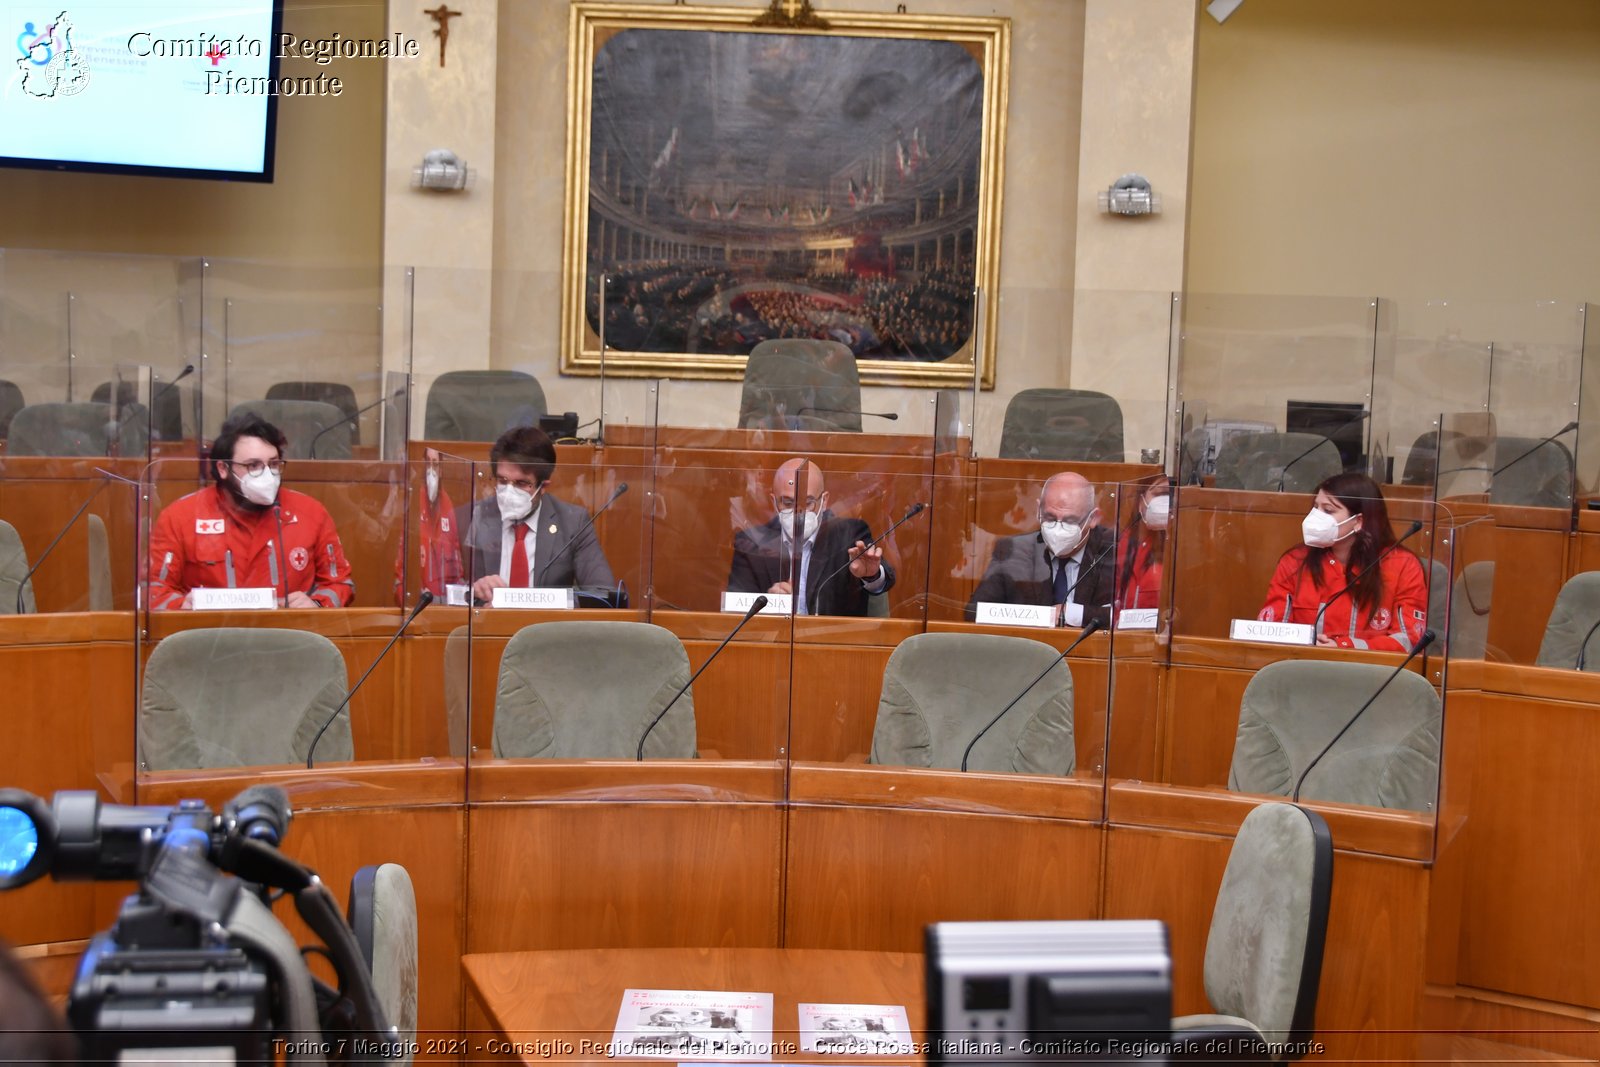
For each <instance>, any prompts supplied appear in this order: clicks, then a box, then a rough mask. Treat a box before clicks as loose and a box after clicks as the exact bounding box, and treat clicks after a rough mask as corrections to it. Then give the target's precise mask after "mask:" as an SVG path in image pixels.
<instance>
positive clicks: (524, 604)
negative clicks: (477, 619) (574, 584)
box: [489, 585, 578, 611]
mask: <svg viewBox="0 0 1600 1067" xmlns="http://www.w3.org/2000/svg"><path fill="white" fill-rule="evenodd" d="M577 602H578V597H577V593H576V591H575V590H572V589H512V588H510V587H509V586H504V585H502V586H500V587H499V588H497V589H496V590H495V591H494V599H492V600H491V601H490V602H489V606H490V607H492V608H521V609H523V610H528V609H537V610H540V611H570V610H572V608H573V607H574V606H576V604H577Z"/></svg>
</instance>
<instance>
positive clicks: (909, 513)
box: [816, 500, 929, 604]
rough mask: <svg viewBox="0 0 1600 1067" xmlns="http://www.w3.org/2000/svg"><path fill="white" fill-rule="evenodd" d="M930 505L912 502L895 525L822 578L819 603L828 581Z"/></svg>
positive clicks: (847, 568)
mask: <svg viewBox="0 0 1600 1067" xmlns="http://www.w3.org/2000/svg"><path fill="white" fill-rule="evenodd" d="M928 507H929V505H927V504H924V503H923V502H922V501H920V500H919V501H917V502H916V503H915V504H912V505H911V506H910V507H909V508H907V509H906V513H905V514H904V515H902V516H900V518H899V520H898V521H897V522H895V524H894V525H893V526H890V527H889V528H888V529H887V530H885V531H883V533H881V534H879V535H878V536H877V537H874V538H873V539H872V540H870V541H868V542H867V543H866V544H865V545H863V546H862V547H861V551H860V553H858V554H857V555H856V557H855V559H847V560H845V562H844V566H842V567H835V568H834V571H833V573H832V574H830V575H828V576H827V577H826V578H824V579H822V584H821V585H819V586H817V597H816V599H817V603H818V604H820V603H822V591H823V590H824V589H826V588H827V587H828V583H829V582H831V581H833V580H834V579H835V578H837V577H839V575H841V574H843V573H844V572H845V571H847V570H849V569H850V564H852V563H854V562H855V561H856V560H857V559H860V558H861V557H862V556H864V555H866V552H867V549H869V548H871V547H872V546H873V545H876V544H878V543H879V542H881V541H883V540H884V539H885V538H887V537H888V536H889V535H890V534H892V533H894V532H895V531H896V530H898V529H900V527H901V526H902V525H904V524H905V523H906V522H907V521H909V520H910V519H912V518H914V517H916V516H917V515H920V514H922V513H923V512H924V511H926V510H928ZM848 554H849V552H848V550H846V555H848Z"/></svg>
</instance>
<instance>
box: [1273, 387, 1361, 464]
mask: <svg viewBox="0 0 1600 1067" xmlns="http://www.w3.org/2000/svg"><path fill="white" fill-rule="evenodd" d="M1367 414H1368V412H1367V409H1366V405H1364V404H1361V403H1351V404H1346V403H1340V402H1335V401H1331V400H1290V401H1287V402H1286V403H1285V411H1284V418H1283V428H1284V430H1286V431H1287V432H1289V433H1308V434H1312V435H1314V436H1316V437H1325V438H1327V439H1328V440H1329V441H1332V442H1333V446H1334V447H1335V448H1337V449H1338V450H1339V464H1340V466H1341V467H1342V468H1343V469H1345V470H1347V471H1357V470H1366V450H1365V449H1364V448H1363V445H1364V444H1365V440H1366V433H1365V432H1366V416H1367Z"/></svg>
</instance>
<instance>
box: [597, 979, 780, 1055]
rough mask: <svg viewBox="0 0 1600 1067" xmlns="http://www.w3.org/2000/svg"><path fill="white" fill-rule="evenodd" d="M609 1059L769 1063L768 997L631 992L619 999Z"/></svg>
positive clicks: (678, 991)
mask: <svg viewBox="0 0 1600 1067" xmlns="http://www.w3.org/2000/svg"><path fill="white" fill-rule="evenodd" d="M607 1051H608V1054H609V1055H611V1056H644V1057H651V1058H656V1059H668V1060H684V1059H702V1060H749V1059H762V1060H768V1059H771V1058H772V1056H773V1049H772V994H771V993H726V992H716V991H710V990H700V989H629V990H626V991H625V992H624V993H623V994H622V1008H621V1010H619V1011H618V1012H617V1030H616V1033H615V1035H614V1036H613V1040H612V1048H611V1049H609V1050H607Z"/></svg>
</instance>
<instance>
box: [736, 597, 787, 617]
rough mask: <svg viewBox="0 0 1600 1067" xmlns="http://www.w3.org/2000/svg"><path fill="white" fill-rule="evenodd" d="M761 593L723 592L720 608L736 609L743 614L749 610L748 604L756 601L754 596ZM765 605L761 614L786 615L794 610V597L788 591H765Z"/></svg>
mask: <svg viewBox="0 0 1600 1067" xmlns="http://www.w3.org/2000/svg"><path fill="white" fill-rule="evenodd" d="M761 595H762V594H761V593H723V594H722V610H723V611H737V612H738V613H739V614H741V615H743V614H744V613H745V612H747V611H749V610H750V605H751V604H754V603H755V602H756V597H758V596H761ZM765 595H766V598H767V606H766V607H764V608H762V609H761V614H763V615H788V614H791V613H792V612H793V611H794V597H792V596H790V595H789V594H788V593H767V594H765Z"/></svg>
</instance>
